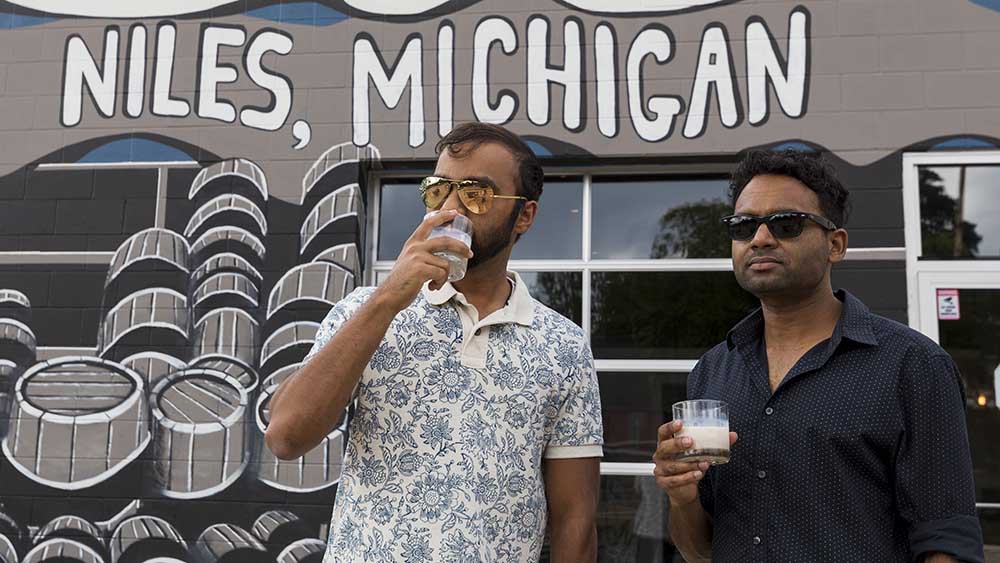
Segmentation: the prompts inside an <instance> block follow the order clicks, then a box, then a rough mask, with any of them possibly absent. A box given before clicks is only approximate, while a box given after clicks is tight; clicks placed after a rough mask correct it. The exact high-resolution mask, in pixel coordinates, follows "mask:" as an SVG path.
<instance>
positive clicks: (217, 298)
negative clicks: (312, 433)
mask: <svg viewBox="0 0 1000 563" xmlns="http://www.w3.org/2000/svg"><path fill="white" fill-rule="evenodd" d="M378 162H379V154H378V151H377V150H376V149H375V148H374V147H371V146H369V147H365V148H357V147H355V146H354V145H353V144H352V143H345V144H341V145H336V146H333V147H331V148H330V149H329V150H327V151H325V152H324V153H323V154H322V156H321V157H320V158H319V159H318V160H316V161H315V162H314V163H313V164H312V166H310V167H308V168H307V170H305V171H304V174H303V178H302V188H301V197H300V198H299V199H298V201H286V200H287V198H285V199H286V200H281V199H278V198H273V197H271V194H270V192H269V190H268V183H267V178H266V176H265V174H264V172H263V171H262V170H261V168H260V167H259V166H258V165H256V164H255V163H254V162H253V161H252V160H249V159H245V158H232V159H221V160H217V161H215V162H207V163H202V164H200V165H199V166H201V168H200V170H198V171H197V174H196V175H194V176H193V179H191V180H190V183H189V185H187V186H186V188H187V193H186V194H184V197H174V198H167V199H166V202H167V206H168V207H167V209H166V216H167V217H166V221H163V222H162V223H163V224H164V225H165V226H156V227H152V228H147V229H143V230H139V231H138V232H135V233H133V234H130V235H129V236H128V237H127V239H126V240H125V241H124V242H122V243H121V244H120V245H119V246H118V248H117V250H115V251H114V253H113V256H112V257H111V258H110V263H109V264H108V266H107V272H106V277H105V279H104V283H103V289H102V291H101V299H100V303H99V304H98V305H97V307H98V308H99V315H98V316H99V319H98V321H99V322H98V323H97V326H96V327H94V328H95V329H96V347H95V348H94V349H93V354H80V353H79V347H77V348H73V347H67V349H71V350H74V353H72V354H61V353H59V351H60V348H58V347H56V346H58V344H59V343H53V342H47V343H46V345H47V347H46V348H45V350H46V353H45V354H44V355H43V356H39V353H38V352H39V345H38V342H37V339H36V335H35V332H34V331H33V330H32V303H31V301H30V299H29V297H28V294H29V293H30V291H27V292H26V291H25V290H24V288H17V287H4V288H0V438H2V451H3V458H2V459H0V476H2V481H3V486H2V490H3V494H0V563H17V562H30V563H43V562H55V561H60V562H79V563H127V562H140V561H157V562H160V563H168V562H170V563H176V562H190V563H200V562H241V563H242V562H246V563H254V562H265V561H266V562H275V561H277V562H280V563H295V562H318V561H320V560H321V559H322V555H323V550H324V547H325V542H324V541H323V540H324V537H325V533H326V529H327V525H328V524H327V520H328V518H329V514H330V506H331V504H332V499H333V495H334V494H335V490H336V484H337V482H338V480H339V478H340V472H341V466H342V461H343V455H344V447H345V433H346V430H347V421H348V419H349V412H346V411H345V413H344V416H343V418H342V420H341V422H340V424H339V425H338V426H337V428H335V429H334V430H333V431H332V432H331V433H330V434H329V435H328V436H327V437H326V438H325V440H324V441H323V442H322V443H321V444H320V445H319V446H317V447H316V448H315V449H314V450H313V451H311V452H309V453H307V454H306V455H304V456H303V457H301V458H299V459H297V460H292V461H283V460H279V459H277V458H275V457H274V456H273V455H272V454H271V453H270V451H269V450H268V449H267V447H266V446H265V445H264V431H265V430H266V428H267V424H268V416H269V409H268V405H269V400H270V398H271V396H272V395H273V393H274V392H275V390H276V389H277V387H278V385H280V383H281V382H282V381H284V380H285V379H286V378H288V377H289V376H290V375H291V374H293V373H294V372H295V370H296V369H297V368H298V367H299V366H300V365H301V362H302V360H303V358H304V357H305V355H306V353H307V352H308V350H309V348H310V347H311V345H312V342H313V339H314V337H315V335H316V331H317V329H318V327H319V324H320V322H321V321H322V319H323V317H324V316H325V315H326V313H327V312H328V311H329V309H330V307H332V306H333V305H334V304H335V303H336V302H337V301H339V300H340V299H342V298H343V297H344V295H346V294H347V293H349V292H350V291H352V290H353V289H354V288H355V286H356V285H357V284H359V283H360V280H361V275H362V274H361V272H362V262H361V260H362V254H361V252H360V248H361V246H360V245H361V244H362V240H361V239H362V236H363V228H364V224H365V203H364V199H365V198H364V194H363V192H362V189H361V188H360V185H361V184H360V182H361V181H362V178H363V176H364V175H365V174H366V173H367V170H368V169H369V168H371V167H372V166H376V165H377V164H378ZM180 176H183V174H181V175H180ZM188 176H190V174H188ZM174 183H175V184H176V182H174ZM185 183H187V182H185ZM53 275H56V274H53ZM29 289H30V288H29Z"/></svg>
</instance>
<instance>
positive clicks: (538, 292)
mask: <svg viewBox="0 0 1000 563" xmlns="http://www.w3.org/2000/svg"><path fill="white" fill-rule="evenodd" d="M518 274H519V275H520V276H521V279H522V280H524V283H526V284H528V292H529V293H531V296H532V297H534V298H535V299H537V300H539V301H541V302H542V304H543V305H545V306H546V307H550V308H552V309H554V310H555V311H556V312H557V313H559V314H560V315H562V316H564V317H566V318H567V319H569V320H571V321H573V322H574V323H576V324H577V326H583V315H582V314H581V311H582V310H583V274H582V273H581V272H518Z"/></svg>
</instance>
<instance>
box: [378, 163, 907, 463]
mask: <svg viewBox="0 0 1000 563" xmlns="http://www.w3.org/2000/svg"><path fill="white" fill-rule="evenodd" d="M735 162H736V160H735V157H732V158H730V157H726V158H723V159H708V158H706V159H703V160H701V161H699V162H676V163H661V162H656V161H655V159H653V161H652V162H645V163H635V162H632V163H624V162H623V163H614V162H612V163H608V164H604V163H602V164H600V165H599V166H595V165H590V166H559V165H550V164H548V163H546V167H545V168H546V170H545V172H546V174H545V176H546V178H548V177H567V176H568V177H577V178H581V179H582V181H583V203H582V208H581V216H582V217H581V220H582V222H583V225H582V230H581V239H582V240H581V245H582V247H581V256H582V259H569V260H511V261H510V262H509V267H510V269H511V270H515V271H523V272H581V276H582V283H583V287H582V288H581V296H582V303H581V315H582V319H581V320H582V324H583V327H582V328H583V330H584V332H585V333H586V334H587V335H590V334H591V274H592V273H594V272H616V271H617V272H732V271H733V266H732V260H731V259H730V258H645V259H592V258H591V234H592V225H593V222H592V216H593V209H592V205H591V203H592V194H593V178H594V177H595V176H597V177H607V176H613V175H616V174H617V175H621V176H623V177H624V176H643V177H647V178H648V177H649V176H661V177H662V178H663V179H664V180H667V181H669V180H670V179H672V178H678V179H679V178H684V179H691V178H693V177H704V178H711V177H728V175H729V173H730V171H731V170H732V166H733V165H734V163H735ZM433 168H434V161H408V162H405V163H399V165H398V166H397V167H393V168H382V169H380V170H372V171H370V172H369V174H368V178H367V180H368V182H367V197H368V201H369V202H370V206H369V214H368V217H367V221H366V228H367V232H368V236H367V237H366V241H365V249H364V251H365V256H366V258H367V260H366V264H365V274H364V276H365V282H366V283H367V284H369V285H376V284H377V281H378V276H379V275H380V274H382V275H384V274H385V273H388V272H389V270H391V268H392V265H393V264H394V263H395V261H394V260H379V259H378V244H379V240H378V239H379V216H380V214H381V195H382V189H381V188H382V182H383V181H384V180H398V179H413V178H415V177H420V176H421V175H424V174H429V173H430V171H432V170H433ZM902 255H903V249H902V248H874V247H872V248H857V249H850V250H849V251H848V256H847V258H848V259H849V260H892V259H902ZM697 363H698V358H689V359H643V360H638V359H636V360H630V359H595V360H594V365H595V368H596V369H597V371H598V372H611V371H614V372H661V373H664V374H666V375H667V376H669V377H678V376H683V377H685V378H686V377H687V374H689V373H690V372H691V371H692V370H693V369H694V366H695V365H696V364H697ZM652 471H653V463H651V462H650V463H634V462H602V463H601V474H602V475H616V476H650V475H652Z"/></svg>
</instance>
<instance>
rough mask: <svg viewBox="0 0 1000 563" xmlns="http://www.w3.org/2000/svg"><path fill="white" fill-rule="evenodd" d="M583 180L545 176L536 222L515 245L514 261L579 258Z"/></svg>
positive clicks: (512, 256) (581, 237) (512, 255)
mask: <svg viewBox="0 0 1000 563" xmlns="http://www.w3.org/2000/svg"><path fill="white" fill-rule="evenodd" d="M582 211H583V180H582V179H580V178H573V179H555V178H552V179H550V178H546V179H545V189H544V190H543V191H542V198H541V199H540V200H539V205H538V214H537V215H535V224H534V225H532V226H531V230H530V231H528V232H527V233H526V234H525V235H524V236H522V237H521V240H519V241H517V244H515V245H514V252H513V253H512V254H511V258H512V259H514V260H547V259H548V260H551V259H561V260H567V259H572V260H579V259H580V253H581V251H582V240H583V213H582Z"/></svg>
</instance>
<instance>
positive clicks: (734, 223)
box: [722, 211, 837, 241]
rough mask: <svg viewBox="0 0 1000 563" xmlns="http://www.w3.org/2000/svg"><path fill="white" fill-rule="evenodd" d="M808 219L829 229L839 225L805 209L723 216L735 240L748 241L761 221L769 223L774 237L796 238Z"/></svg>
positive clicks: (768, 225)
mask: <svg viewBox="0 0 1000 563" xmlns="http://www.w3.org/2000/svg"><path fill="white" fill-rule="evenodd" d="M806 219H809V220H811V221H813V222H815V223H816V224H818V225H819V226H821V227H823V228H824V229H826V230H828V231H836V230H837V226H836V225H834V224H833V221H831V220H829V219H827V218H826V217H820V216H819V215H814V214H812V213H805V212H804V211H779V212H777V213H772V214H770V215H765V216H764V217H757V216H756V215H728V216H726V217H723V218H722V222H723V223H725V225H726V228H727V229H729V236H730V237H731V238H732V239H733V240H739V241H747V240H750V239H752V238H753V237H754V235H756V234H757V229H758V228H760V225H761V223H764V224H765V225H767V229H768V230H769V231H771V234H772V235H774V238H794V237H797V236H799V235H801V234H802V229H804V228H805V224H806Z"/></svg>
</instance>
